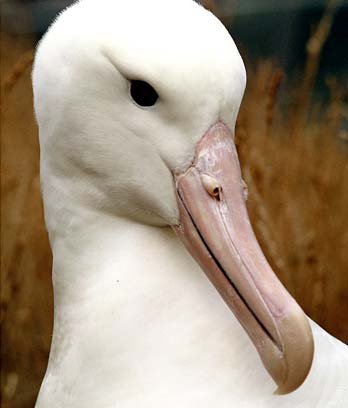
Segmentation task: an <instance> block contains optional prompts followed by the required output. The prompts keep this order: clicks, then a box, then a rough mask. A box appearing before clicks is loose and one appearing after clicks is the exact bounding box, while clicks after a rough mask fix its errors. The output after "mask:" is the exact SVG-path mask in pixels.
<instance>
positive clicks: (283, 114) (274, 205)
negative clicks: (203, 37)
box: [1, 33, 348, 408]
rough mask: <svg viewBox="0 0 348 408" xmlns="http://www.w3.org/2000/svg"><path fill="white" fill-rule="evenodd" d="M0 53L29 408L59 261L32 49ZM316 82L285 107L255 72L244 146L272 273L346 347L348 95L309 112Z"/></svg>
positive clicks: (14, 286) (12, 323)
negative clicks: (47, 200)
mask: <svg viewBox="0 0 348 408" xmlns="http://www.w3.org/2000/svg"><path fill="white" fill-rule="evenodd" d="M324 34H325V33H324ZM317 38H318V39H320V36H318V37H317ZM323 39H325V35H324V36H323ZM1 48H2V63H1V81H2V85H3V86H2V89H1V92H2V94H1V102H2V110H1V146H2V150H1V159H2V160H1V175H2V180H1V267H2V273H1V340H2V345H1V358H2V362H1V364H2V366H1V368H2V370H1V394H2V407H3V408H10V407H11V408H27V407H28V408H29V407H32V406H33V404H34V401H35V397H36V394H37V392H38V387H39V385H40V382H41V379H42V377H43V374H44V371H45V368H46V364H47V357H48V353H49V347H50V339H51V331H52V315H53V308H52V295H53V294H52V288H51V271H50V268H51V255H50V250H49V246H48V241H47V235H46V232H45V228H44V223H43V216H42V205H41V198H40V188H39V176H38V172H39V167H38V163H39V146H38V139H37V128H36V125H35V122H34V117H33V107H32V92H31V83H30V65H31V61H32V55H33V43H32V41H31V40H30V39H24V38H15V37H9V36H6V35H2V41H1ZM319 53H320V43H319ZM319 53H318V54H319ZM318 54H317V56H315V55H314V56H313V55H312V58H314V60H315V58H318ZM315 69H316V67H315V64H314V67H313V64H312V65H311V66H309V67H307V70H312V71H311V72H312V74H313V73H315ZM311 72H307V71H306V72H305V75H304V76H303V78H304V79H303V80H302V81H298V82H297V83H296V86H295V87H294V92H293V96H294V98H293V101H294V103H293V104H292V105H291V104H290V105H288V106H285V107H284V106H280V104H279V103H278V102H277V94H278V89H279V86H280V85H281V82H282V73H281V72H280V71H279V70H277V69H275V68H274V66H273V65H272V64H271V63H270V62H263V63H261V64H259V65H258V67H257V68H255V69H254V70H249V85H248V89H247V93H246V96H245V98H244V101H243V105H242V109H241V112H240V115H239V118H238V124H237V135H236V140H237V143H238V149H239V153H240V157H241V163H242V167H243V174H244V178H245V179H246V181H247V184H248V185H249V193H250V194H249V201H248V206H249V211H250V215H251V219H252V223H253V225H254V228H255V230H256V234H257V236H258V238H259V240H260V242H261V245H262V247H263V249H264V251H265V253H266V255H267V257H268V259H269V261H270V263H271V264H272V266H273V268H274V270H275V271H276V273H277V274H278V276H279V277H280V279H281V280H282V281H283V283H284V284H285V286H286V287H287V288H288V289H289V291H290V292H291V293H292V294H293V295H294V297H295V298H296V299H297V300H298V301H299V303H300V304H301V305H302V307H303V308H304V310H305V311H306V313H307V314H308V315H309V316H311V317H312V318H313V319H314V320H316V321H317V322H318V323H319V324H320V325H321V326H323V327H324V328H325V329H326V330H328V331H329V332H330V333H332V334H333V335H335V336H336V337H338V338H340V339H342V340H345V341H347V340H348V271H347V265H348V250H347V248H348V221H347V220H348V188H347V187H348V185H347V182H348V137H347V133H346V132H345V131H344V130H341V125H342V121H343V120H344V118H345V120H346V121H347V120H348V118H347V110H346V106H345V103H347V89H348V88H347V84H344V85H342V84H338V83H336V82H335V80H334V79H331V80H330V81H329V86H330V89H331V100H330V102H329V103H328V104H326V105H325V106H321V107H319V106H317V105H315V104H311V103H310V92H311V86H312V82H313V81H312V80H313V78H312V77H313V75H310V74H311ZM306 73H307V75H306ZM283 82H284V81H283ZM288 89H290V84H289V85H288Z"/></svg>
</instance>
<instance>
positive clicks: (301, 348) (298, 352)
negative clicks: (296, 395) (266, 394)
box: [274, 309, 314, 395]
mask: <svg viewBox="0 0 348 408" xmlns="http://www.w3.org/2000/svg"><path fill="white" fill-rule="evenodd" d="M300 310H301V309H300ZM293 322H295V323H296V324H293ZM283 333H284V334H285V344H284V347H285V348H284V357H285V367H284V368H285V370H284V374H285V375H284V376H283V377H282V380H281V381H279V382H278V381H276V379H275V378H274V380H275V381H276V383H277V385H278V388H277V389H276V390H275V391H274V394H275V395H284V394H289V393H290V392H293V391H295V390H296V389H298V388H299V387H300V386H301V385H302V384H303V383H304V381H305V380H306V378H307V376H308V374H309V372H310V370H311V367H312V363H313V356H314V340H313V334H312V330H311V327H310V325H309V322H308V318H307V316H306V315H305V314H304V313H303V312H302V310H301V312H300V313H298V311H297V313H295V316H293V318H292V319H290V320H289V321H285V322H284V326H283ZM295 333H296V336H297V339H296V341H295Z"/></svg>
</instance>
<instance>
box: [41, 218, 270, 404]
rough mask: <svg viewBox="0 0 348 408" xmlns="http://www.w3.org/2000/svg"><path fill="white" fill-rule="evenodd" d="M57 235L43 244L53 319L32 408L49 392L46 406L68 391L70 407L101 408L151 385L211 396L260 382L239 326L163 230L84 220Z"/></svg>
mask: <svg viewBox="0 0 348 408" xmlns="http://www.w3.org/2000/svg"><path fill="white" fill-rule="evenodd" d="M67 229H68V230H67V231H66V232H65V234H58V235H55V238H54V240H52V242H51V243H52V249H53V259H54V264H53V283H54V295H55V317H54V334H53V340H52V347H51V354H50V360H49V366H48V370H47V373H46V378H45V381H44V383H43V386H42V392H41V394H40V398H41V400H42V401H44V398H45V395H47V392H48V393H50V392H53V391H52V390H53V389H54V390H56V391H54V392H56V393H58V394H57V395H53V396H52V395H51V396H50V398H51V399H52V398H57V399H59V401H60V403H62V401H65V403H66V404H68V405H69V406H75V405H74V404H72V402H71V401H70V400H69V398H70V397H71V396H70V397H69V395H70V394H69V392H70V391H69V390H71V389H72V387H75V388H74V389H75V391H74V393H76V395H79V397H76V398H86V401H89V402H90V401H91V399H93V398H95V397H96V394H98V395H99V396H100V395H103V398H106V399H107V401H106V400H105V402H103V404H100V405H93V404H91V403H90V406H101V407H103V406H108V405H107V403H109V402H110V404H113V403H114V402H115V401H117V400H118V399H120V398H121V395H124V393H125V392H126V393H127V392H128V390H129V392H130V395H128V397H129V398H130V397H132V398H133V397H134V393H136V392H139V393H140V394H139V395H142V393H144V392H145V391H144V390H145V389H146V390H147V391H146V392H147V393H148V394H149V395H150V394H151V393H152V392H154V390H153V389H152V388H151V386H150V385H151V384H159V387H160V385H161V387H164V388H163V389H162V391H163V392H164V390H165V389H166V387H169V386H170V387H173V390H172V392H176V393H179V394H180V392H184V388H185V389H187V390H186V391H185V392H186V393H187V392H188V390H191V389H192V387H193V389H199V388H202V387H205V386H209V387H210V390H211V393H212V395H213V394H214V392H216V393H218V392H219V391H218V389H215V387H218V388H219V389H220V388H221V387H228V386H229V387H230V384H231V381H232V384H235V385H236V387H237V385H238V384H241V382H246V383H250V379H248V377H249V375H250V373H248V372H250V370H251V369H252V370H254V372H255V366H256V367H258V368H259V369H260V370H262V372H263V369H262V368H261V364H260V362H259V361H258V358H257V357H256V353H255V352H254V350H253V348H252V346H251V343H250V341H249V340H248V338H247V337H246V335H245V333H244V332H243V331H242V329H241V328H240V326H239V323H238V322H237V321H236V319H235V317H234V316H233V315H232V313H231V312H230V310H229V309H228V308H227V306H226V305H225V304H224V302H223V301H222V300H221V298H220V296H219V295H218V294H217V292H216V291H215V288H214V287H213V286H212V285H211V284H210V282H209V281H208V279H207V278H206V277H205V275H204V273H203V272H202V271H201V269H200V268H199V267H198V265H197V264H196V263H195V262H194V261H193V259H192V258H191V256H190V255H189V254H188V253H187V252H186V249H185V248H184V247H183V246H182V244H181V243H180V242H179V240H178V239H177V238H176V236H175V234H174V233H173V232H172V230H171V229H170V228H158V227H150V226H145V225H141V224H137V223H135V222H131V221H128V220H126V219H122V218H116V217H111V216H106V215H100V214H99V215H98V216H96V214H89V215H88V216H83V217H81V218H80V219H78V218H74V219H72V220H71V222H70V225H69V227H68V228H67ZM51 235H52V234H51ZM144 373H146V378H144ZM212 373H213V374H212ZM263 374H265V373H264V372H263ZM212 375H213V377H212ZM215 376H216V378H217V377H219V381H218V382H217V383H215V380H216V378H215ZM220 377H221V378H220ZM264 377H265V378H267V376H266V375H264ZM175 378H176V379H175ZM178 378H183V379H184V380H183V383H180V382H179V383H178ZM55 381H59V384H60V386H59V387H57V384H55ZM52 382H53V384H52ZM269 385H270V389H271V388H272V385H271V384H269ZM96 387H97V390H98V392H97V393H96V392H93V390H95V389H96ZM182 387H183V388H182ZM128 397H127V396H126V395H124V398H128ZM40 398H39V400H40ZM67 398H68V399H67ZM98 398H99V397H98ZM86 401H84V400H81V401H79V402H78V403H80V404H82V405H78V403H77V402H76V404H77V405H76V406H86V405H84V404H85V403H86ZM68 405H66V406H68ZM38 406H40V405H38ZM42 406H44V405H42ZM60 406H61V405H60Z"/></svg>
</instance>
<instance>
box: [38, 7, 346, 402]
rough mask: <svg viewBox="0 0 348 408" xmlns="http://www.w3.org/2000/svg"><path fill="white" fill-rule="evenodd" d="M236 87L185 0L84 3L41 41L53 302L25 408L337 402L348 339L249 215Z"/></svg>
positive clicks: (236, 79) (211, 33)
mask: <svg viewBox="0 0 348 408" xmlns="http://www.w3.org/2000/svg"><path fill="white" fill-rule="evenodd" d="M245 82H246V75H245V69H244V65H243V62H242V59H241V57H240V55H239V53H238V51H237V48H236V46H235V44H234V42H233V40H232V38H231V37H230V35H229V34H228V32H227V30H226V29H225V28H224V27H223V25H222V24H221V23H220V22H219V21H218V20H217V19H216V18H215V17H214V16H213V15H212V14H211V13H210V12H208V11H207V10H205V9H204V8H203V7H201V6H200V5H198V4H197V3H195V2H194V1H191V0H175V1H171V0H147V1H142V0H127V1H123V0H99V1H96V0H82V1H80V2H78V3H76V4H74V5H73V6H72V7H70V8H68V9H67V10H66V11H65V12H63V13H62V14H61V15H60V16H59V17H58V19H57V20H56V21H55V23H54V24H53V26H52V27H51V28H50V29H49V30H48V32H47V34H46V35H45V36H44V38H43V40H42V41H41V42H40V45H39V47H38V50H37V54H36V58H35V64H34V71H33V89H34V102H35V111H36V116H37V121H38V124H39V132H40V146H41V179H42V191H43V198H44V207H45V219H46V224H47V228H48V232H49V238H50V243H51V247H52V251H53V283H54V303H55V313H54V331H53V339H52V346H51V352H50V357H49V363H48V368H47V372H46V375H45V378H44V381H43V384H42V386H41V390H40V393H39V396H38V400H37V404H36V407H37V408H57V407H65V408H68V407H69V408H82V407H92V408H111V407H113V408H114V407H119V408H128V407H142V408H144V407H149V408H156V407H166V408H170V407H176V408H178V407H180V408H183V407H187V408H192V407H200V408H205V407H209V408H211V407H214V408H222V407H240V408H243V407H245V408H251V407H253V408H263V407H264V408H266V407H267V408H273V407H274V408H279V407H282V408H288V407H296V408H301V407H303V408H312V407H322V408H329V407H332V408H334V407H335V408H337V407H346V406H348V351H347V347H346V346H345V345H344V344H343V343H340V342H339V341H338V340H336V339H335V338H333V337H331V336H330V335H329V334H327V333H326V332H325V331H324V330H322V329H321V328H320V327H319V326H317V325H316V324H315V323H313V322H310V321H309V319H307V317H306V316H305V315H304V313H303V312H302V310H301V309H300V307H299V306H298V305H297V304H296V302H295V301H294V299H293V298H292V297H291V296H290V295H289V294H288V293H287V292H286V290H285V289H284V287H283V286H282V285H281V283H280V282H279V281H278V279H277V278H276V277H275V275H274V274H273V272H272V270H271V269H270V267H269V265H268V264H267V262H266V260H265V258H264V256H263V254H262V252H261V250H260V248H259V246H258V244H257V242H256V239H255V237H254V235H253V232H252V229H251V226H250V223H249V219H248V216H247V213H246V209H245V203H244V194H243V182H242V179H241V174H240V167H239V163H238V157H237V154H236V150H235V146H234V143H233V133H234V126H235V120H236V116H237V113H238V109H239V105H240V103H241V99H242V96H243V92H244V88H245ZM173 230H176V234H175V233H174V231H173ZM181 241H183V242H184V243H185V245H186V247H187V248H188V249H189V252H190V253H191V254H192V255H193V257H194V258H195V259H196V261H197V262H196V261H195V260H194V259H193V257H191V255H190V254H189V252H188V251H187V249H186V248H185V247H184V246H183V245H182V243H181ZM198 264H200V266H199V265H198ZM202 269H203V270H204V271H205V273H206V274H204V273H203V271H202ZM206 275H207V276H208V277H209V279H210V281H211V282H212V283H213V285H212V284H211V282H209V280H208V279H207V276H206ZM214 286H215V287H214ZM216 289H218V291H217V290H216ZM219 293H220V294H219ZM220 295H221V296H220ZM223 299H224V300H223ZM230 309H232V310H233V311H234V313H235V315H233V314H232V313H231V310H230ZM235 316H236V317H235ZM237 319H238V320H239V321H240V323H241V325H242V326H243V328H244V329H245V330H243V328H242V326H241V325H240V323H239V322H238V320H237ZM309 322H310V323H309ZM312 333H313V336H312ZM248 336H249V338H248ZM250 339H251V340H252V342H251V341H250ZM313 339H314V345H315V351H314V360H313V364H312V358H313ZM252 343H254V346H256V349H257V351H258V353H259V356H258V354H257V352H256V350H255V348H254V347H253V344H252ZM259 357H261V360H262V362H263V365H264V367H265V368H266V370H267V371H268V373H269V374H268V373H267V371H266V370H265V369H264V367H263V366H262V363H261V361H260V359H259ZM308 372H309V374H308ZM307 374H308V376H307ZM271 377H273V379H274V381H275V382H276V383H277V385H278V393H279V394H284V395H274V394H273V390H274V382H273V380H272V378H271ZM285 394H286V395H285Z"/></svg>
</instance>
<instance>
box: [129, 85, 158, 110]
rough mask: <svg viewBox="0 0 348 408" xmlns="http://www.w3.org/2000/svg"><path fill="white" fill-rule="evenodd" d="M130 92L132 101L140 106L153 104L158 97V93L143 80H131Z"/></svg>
mask: <svg viewBox="0 0 348 408" xmlns="http://www.w3.org/2000/svg"><path fill="white" fill-rule="evenodd" d="M130 94H131V97H132V98H133V100H134V102H136V103H137V104H138V105H140V106H153V105H154V104H155V103H156V101H157V99H158V93H157V92H156V91H155V90H154V89H153V88H152V86H151V85H150V84H148V83H147V82H144V81H138V80H133V81H131V85H130Z"/></svg>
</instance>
